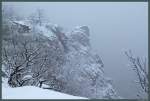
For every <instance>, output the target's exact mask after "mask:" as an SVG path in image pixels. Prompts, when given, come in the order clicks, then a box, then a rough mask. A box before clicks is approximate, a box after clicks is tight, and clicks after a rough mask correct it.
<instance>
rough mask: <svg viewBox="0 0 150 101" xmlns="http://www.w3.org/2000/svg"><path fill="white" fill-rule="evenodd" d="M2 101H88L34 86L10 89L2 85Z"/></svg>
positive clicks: (4, 84)
mask: <svg viewBox="0 0 150 101" xmlns="http://www.w3.org/2000/svg"><path fill="white" fill-rule="evenodd" d="M2 99H87V98H83V97H78V96H72V95H68V94H63V93H60V92H56V91H52V90H47V89H42V88H38V87H33V86H24V87H17V88H10V87H9V86H8V85H7V84H6V83H4V82H3V83H2Z"/></svg>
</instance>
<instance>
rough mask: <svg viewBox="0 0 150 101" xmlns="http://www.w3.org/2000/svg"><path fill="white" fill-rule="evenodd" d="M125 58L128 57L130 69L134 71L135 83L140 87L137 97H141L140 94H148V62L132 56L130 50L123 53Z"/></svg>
mask: <svg viewBox="0 0 150 101" xmlns="http://www.w3.org/2000/svg"><path fill="white" fill-rule="evenodd" d="M125 54H126V56H127V57H128V59H129V61H130V65H129V66H130V67H131V68H132V69H133V70H134V71H135V73H136V75H137V79H138V80H136V83H137V84H139V85H140V87H141V88H142V90H141V91H139V94H137V96H139V97H141V96H140V95H141V94H140V93H144V94H148V61H147V58H145V59H143V58H141V57H138V56H137V57H135V56H133V54H132V52H131V50H129V51H128V52H127V51H126V52H125Z"/></svg>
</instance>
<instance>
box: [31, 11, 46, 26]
mask: <svg viewBox="0 0 150 101" xmlns="http://www.w3.org/2000/svg"><path fill="white" fill-rule="evenodd" d="M29 19H30V20H31V21H32V23H33V24H39V25H40V26H41V25H42V23H43V21H44V20H45V17H44V11H43V10H42V9H37V10H36V11H35V12H34V13H33V14H31V15H30V16H29Z"/></svg>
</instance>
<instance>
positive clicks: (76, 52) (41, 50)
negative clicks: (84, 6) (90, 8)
mask: <svg viewBox="0 0 150 101" xmlns="http://www.w3.org/2000/svg"><path fill="white" fill-rule="evenodd" d="M39 13H40V12H39ZM39 16H41V15H39ZM41 19H42V18H39V19H38V21H36V19H28V20H27V19H26V20H19V21H18V20H16V19H11V20H10V19H8V18H6V19H4V21H3V47H2V59H3V61H2V63H3V66H2V70H3V73H4V74H5V75H6V77H7V78H8V84H9V86H11V87H21V86H38V87H41V88H44V89H53V90H56V91H60V92H63V93H68V94H71V95H75V96H82V97H87V98H106V99H108V98H109V99H111V98H119V97H118V96H117V94H116V91H115V90H114V89H113V87H112V84H111V82H110V80H109V79H107V78H106V77H105V75H104V70H103V67H104V64H103V62H102V60H101V58H100V56H99V55H98V54H95V53H93V52H92V47H91V45H90V39H89V36H90V30H89V28H88V26H79V27H76V28H75V29H74V30H72V31H70V32H68V33H67V32H65V31H64V30H63V28H62V27H60V26H58V25H56V24H51V23H48V22H46V23H44V22H42V21H40V20H41ZM34 21H35V22H34Z"/></svg>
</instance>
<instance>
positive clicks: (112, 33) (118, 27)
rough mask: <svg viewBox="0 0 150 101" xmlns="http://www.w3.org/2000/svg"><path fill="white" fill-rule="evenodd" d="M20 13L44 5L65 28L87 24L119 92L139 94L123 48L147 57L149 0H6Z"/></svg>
mask: <svg viewBox="0 0 150 101" xmlns="http://www.w3.org/2000/svg"><path fill="white" fill-rule="evenodd" d="M2 4H3V5H8V6H12V7H13V8H14V9H15V10H16V11H17V12H18V13H19V14H20V15H21V16H25V17H27V16H29V15H30V14H32V13H34V12H35V11H36V9H39V8H40V9H43V12H44V14H45V16H46V17H47V19H48V20H49V21H51V23H55V24H58V25H60V26H62V27H64V28H65V29H66V30H72V29H73V28H74V27H76V26H80V25H81V26H82V25H87V26H88V27H89V29H90V39H91V40H90V41H91V45H92V48H93V50H94V51H96V52H97V53H98V54H99V55H100V56H101V58H102V60H103V62H104V71H105V74H106V76H107V77H110V78H111V79H112V80H113V86H114V88H115V89H116V91H117V93H118V95H120V96H122V97H124V98H137V96H136V95H137V93H138V90H139V89H140V86H137V84H136V83H135V80H136V79H137V78H136V73H135V72H134V71H133V70H132V69H131V67H129V66H128V64H129V63H130V62H129V61H128V59H127V57H126V55H125V54H124V51H126V50H129V49H131V50H132V53H133V55H135V56H140V57H147V58H148V3H147V2H120V3H119V2H107V3H106V2H3V3H2Z"/></svg>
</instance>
